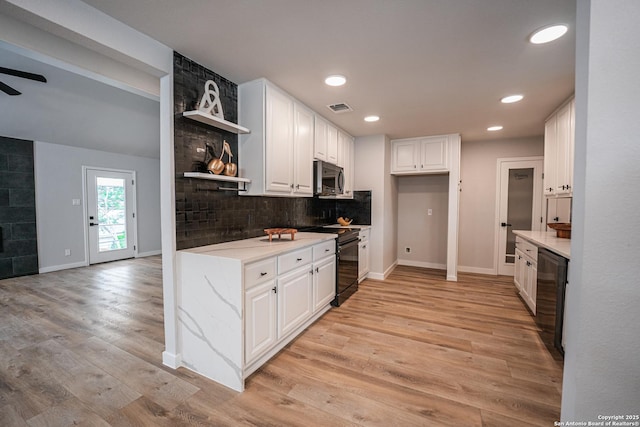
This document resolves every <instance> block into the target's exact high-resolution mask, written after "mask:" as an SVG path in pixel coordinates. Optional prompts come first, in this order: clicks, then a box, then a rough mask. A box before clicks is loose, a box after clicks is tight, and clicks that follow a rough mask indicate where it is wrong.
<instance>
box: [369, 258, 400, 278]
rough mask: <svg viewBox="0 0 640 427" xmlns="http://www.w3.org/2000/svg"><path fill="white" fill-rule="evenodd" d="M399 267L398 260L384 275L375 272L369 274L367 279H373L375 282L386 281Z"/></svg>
mask: <svg viewBox="0 0 640 427" xmlns="http://www.w3.org/2000/svg"><path fill="white" fill-rule="evenodd" d="M397 265H398V260H396V261H395V262H394V263H393V264H391V265H390V266H389V267H388V268H387V269H386V270H385V271H384V273H376V272H373V271H370V272H369V274H368V275H367V279H373V280H385V279H386V278H387V277H389V275H390V274H391V272H392V271H393V270H394V269H395V268H396V266H397Z"/></svg>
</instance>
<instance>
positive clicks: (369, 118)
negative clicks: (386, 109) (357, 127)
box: [364, 116, 380, 122]
mask: <svg viewBox="0 0 640 427" xmlns="http://www.w3.org/2000/svg"><path fill="white" fill-rule="evenodd" d="M378 120H380V117H379V116H367V117H365V118H364V121H365V122H377V121H378Z"/></svg>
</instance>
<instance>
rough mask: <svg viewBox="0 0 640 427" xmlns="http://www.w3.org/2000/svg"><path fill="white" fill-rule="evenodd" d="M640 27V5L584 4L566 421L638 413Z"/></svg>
mask: <svg viewBox="0 0 640 427" xmlns="http://www.w3.org/2000/svg"><path fill="white" fill-rule="evenodd" d="M638 22H640V2H638V1H637V0H590V1H586V0H585V1H578V14H577V25H578V28H577V45H576V146H575V169H574V197H573V226H572V239H571V262H570V263H569V284H568V285H567V305H566V325H565V327H566V329H565V331H566V348H565V364H564V380H563V390H562V420H563V421H584V422H587V421H599V420H598V416H599V415H637V414H638V412H639V410H640V309H639V308H640V280H639V277H640V267H639V266H640V263H638V260H639V259H640V215H639V214H638V212H639V211H640V185H638V184H639V183H640V168H638V164H640V144H638V135H640V121H639V120H638V99H639V98H640V85H639V84H638V76H640V55H638V46H640V27H639V26H638ZM619 421H620V420H619ZM621 421H625V420H624V419H623V420H621ZM633 421H634V422H636V421H638V420H633Z"/></svg>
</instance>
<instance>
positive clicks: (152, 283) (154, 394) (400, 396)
mask: <svg viewBox="0 0 640 427" xmlns="http://www.w3.org/2000/svg"><path fill="white" fill-rule="evenodd" d="M161 273H162V272H161V261H160V257H150V258H142V259H137V260H127V261H120V262H115V263H108V264H102V265H97V266H92V267H89V268H81V269H74V270H67V271H60V272H54V273H48V274H42V275H37V276H30V277H21V278H16V279H8V280H3V281H0V426H3V427H5V426H32V427H36V426H70V425H87V426H109V425H112V426H182V425H185V426H186V425H189V426H191V425H198V426H207V425H211V426H238V425H241V426H251V425H255V426H305V427H307V426H529V425H535V426H551V425H553V422H554V421H556V420H558V419H559V415H560V392H561V388H562V384H561V379H562V361H561V359H560V358H559V357H558V355H557V354H552V353H550V352H549V350H547V348H546V347H545V346H544V344H543V343H542V342H541V340H540V338H539V337H538V334H537V332H536V326H535V322H534V321H533V320H532V318H531V316H530V315H529V314H528V312H527V310H526V309H525V307H524V304H523V303H522V302H521V300H520V299H519V298H518V296H517V295H516V293H515V291H514V287H513V284H512V282H511V279H510V278H506V277H490V276H481V275H472V274H460V277H459V281H458V282H447V281H445V280H444V272H443V271H438V270H428V269H420V268H413V267H398V268H397V269H396V270H395V271H394V272H393V274H392V275H391V276H390V277H389V278H388V279H387V280H386V281H384V282H382V281H373V280H367V281H365V282H364V283H362V284H361V287H360V290H359V291H358V292H357V293H356V294H355V295H354V296H353V297H352V298H351V299H349V300H348V301H347V302H346V303H345V304H344V305H343V306H341V307H340V308H337V309H333V310H331V311H330V312H328V313H327V314H326V315H325V316H324V317H323V318H321V319H320V320H319V321H318V322H317V323H315V324H314V325H312V326H311V327H310V328H308V329H307V330H306V331H305V332H304V333H303V334H302V335H301V336H300V337H299V338H298V339H296V340H295V341H294V342H293V343H291V344H290V345H289V346H288V347H287V348H285V349H284V350H283V351H282V352H280V353H279V354H278V355H276V356H275V357H274V358H273V359H272V360H271V361H270V362H269V363H267V364H266V365H265V366H264V367H263V368H261V369H260V370H258V371H257V372H256V373H255V374H254V375H252V376H251V377H250V378H249V379H248V381H247V389H246V391H245V392H244V393H241V394H240V393H235V392H233V391H231V390H229V389H227V388H225V387H222V386H219V385H217V384H215V383H213V382H212V381H209V380H207V379H205V378H203V377H200V376H198V375H196V374H194V373H192V372H190V371H188V370H186V369H178V370H172V369H169V368H166V367H164V366H163V365H162V363H161V353H162V351H163V349H164V338H163V320H162V318H163V312H162V282H161V281H162V278H161Z"/></svg>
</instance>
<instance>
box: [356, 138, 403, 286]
mask: <svg viewBox="0 0 640 427" xmlns="http://www.w3.org/2000/svg"><path fill="white" fill-rule="evenodd" d="M390 156H391V148H390V142H389V138H387V137H386V136H385V135H375V136H366V137H358V138H356V139H355V174H354V188H355V189H356V190H371V236H370V242H371V243H370V245H369V247H370V248H371V272H370V274H369V277H372V278H375V279H383V278H384V277H385V276H386V275H388V274H389V273H390V272H391V270H392V269H393V267H394V266H395V263H396V252H397V250H396V248H397V225H396V223H397V211H398V208H397V184H396V179H395V177H393V176H391V175H390V174H389V169H390ZM371 165H377V166H376V167H371Z"/></svg>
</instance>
